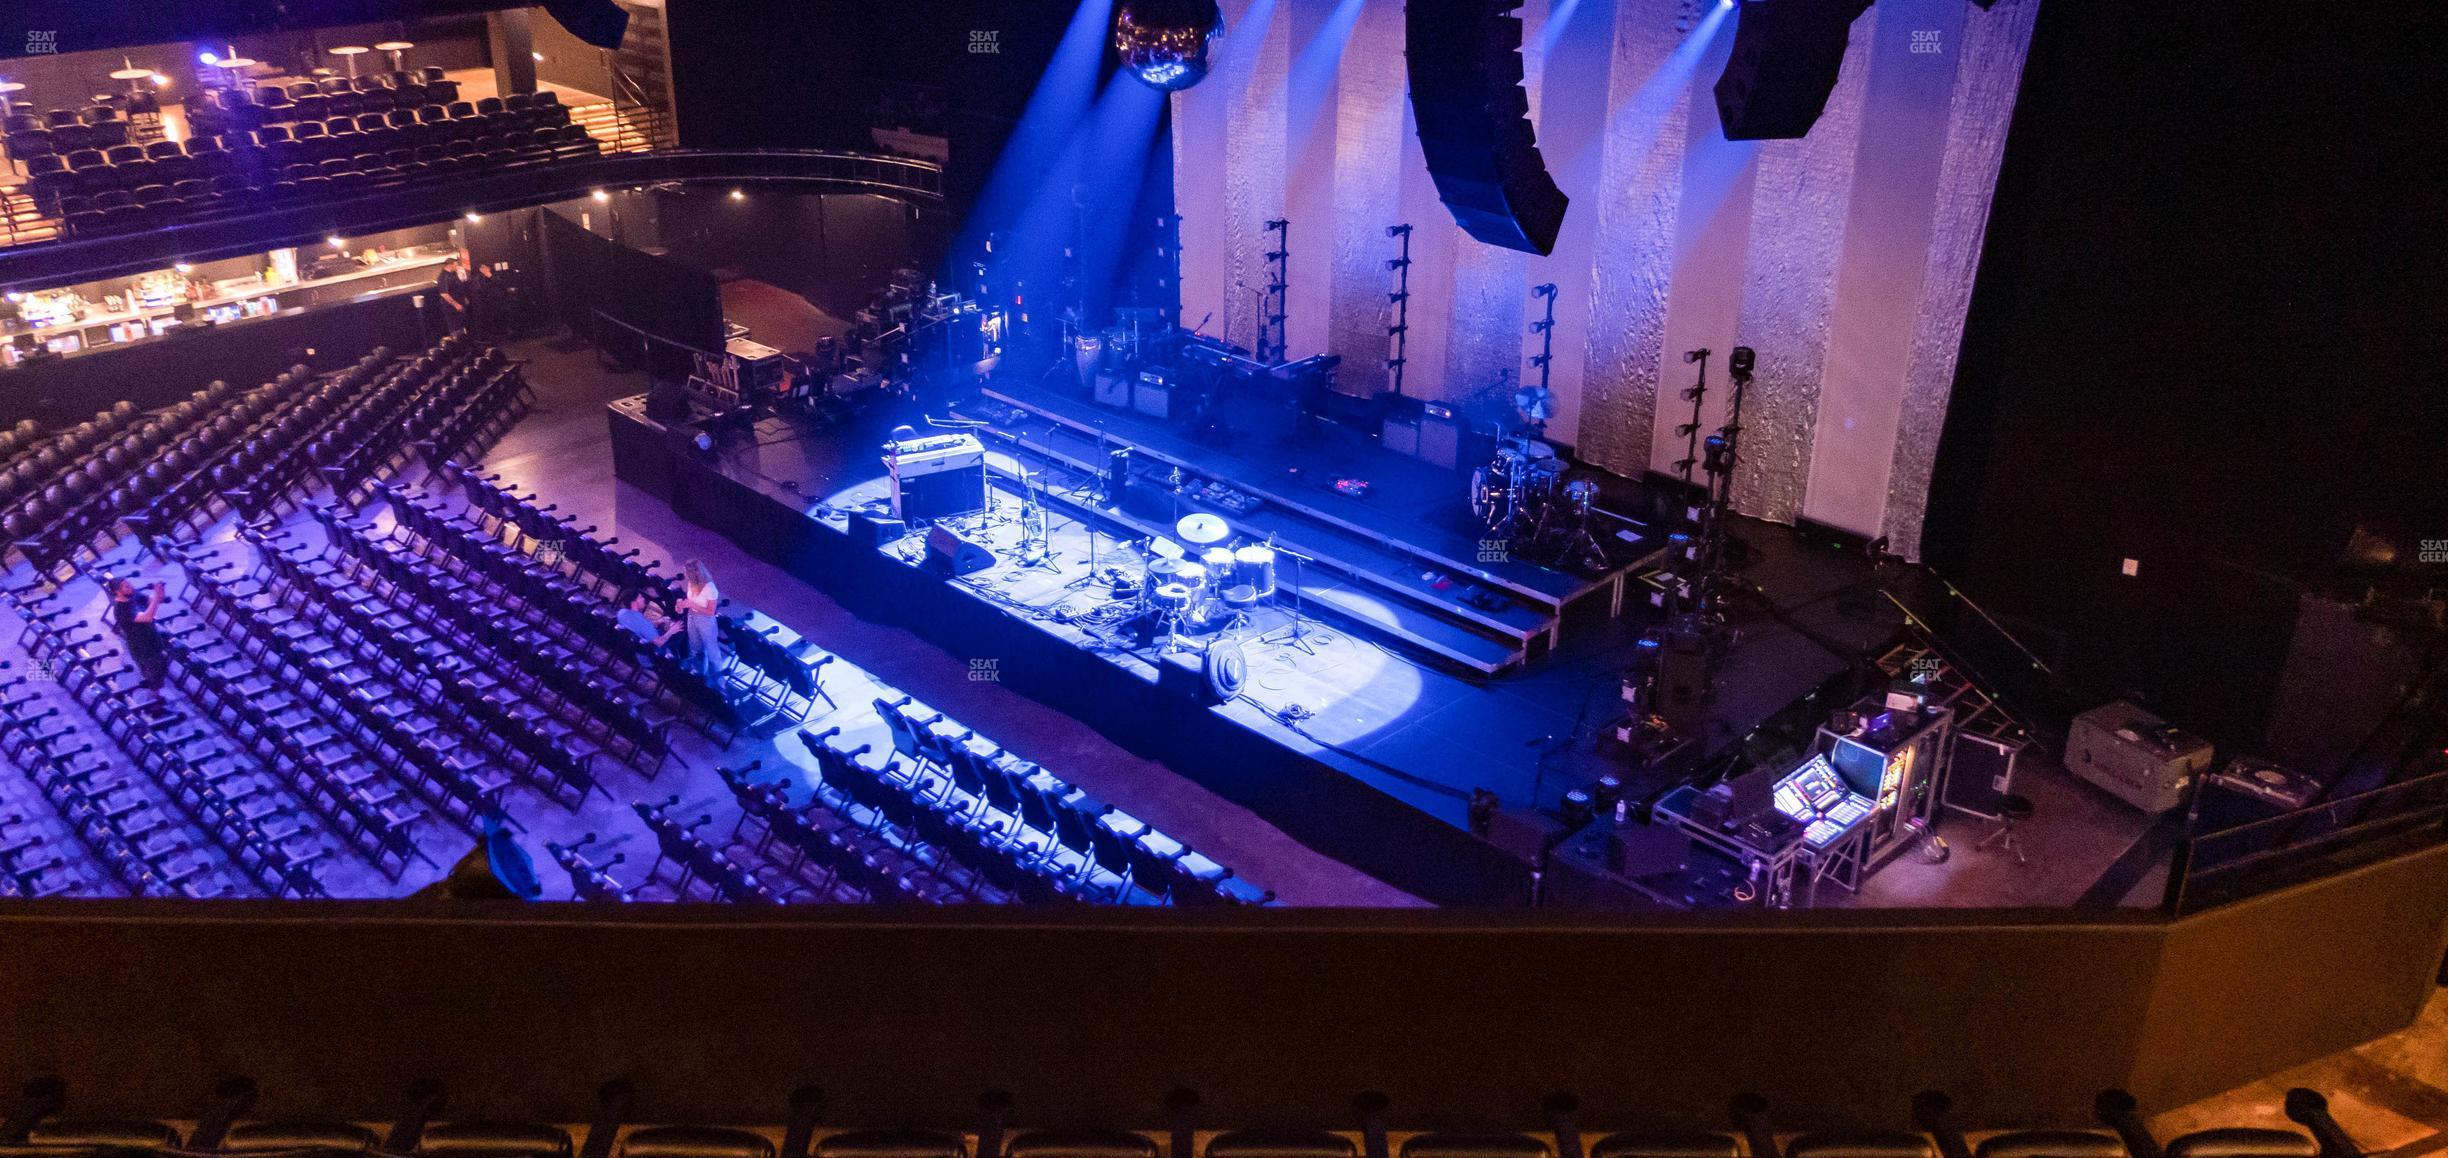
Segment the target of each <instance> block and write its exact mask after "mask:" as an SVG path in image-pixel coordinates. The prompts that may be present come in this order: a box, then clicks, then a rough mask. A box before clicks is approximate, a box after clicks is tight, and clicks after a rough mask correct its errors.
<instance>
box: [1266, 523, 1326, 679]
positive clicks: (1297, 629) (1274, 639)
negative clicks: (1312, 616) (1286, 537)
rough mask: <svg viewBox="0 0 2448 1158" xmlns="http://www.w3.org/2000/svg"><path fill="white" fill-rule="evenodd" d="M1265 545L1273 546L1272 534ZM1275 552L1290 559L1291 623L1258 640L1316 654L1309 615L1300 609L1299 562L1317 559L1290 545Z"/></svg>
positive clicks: (1306, 653)
mask: <svg viewBox="0 0 2448 1158" xmlns="http://www.w3.org/2000/svg"><path fill="white" fill-rule="evenodd" d="M1267 545H1268V546H1270V547H1275V543H1274V538H1273V536H1269V537H1268V540H1267ZM1275 553H1276V554H1278V555H1281V556H1283V557H1284V558H1286V559H1290V560H1292V625H1291V626H1290V627H1288V628H1279V629H1278V630H1280V631H1282V632H1283V634H1282V635H1280V636H1277V635H1273V634H1269V635H1264V636H1260V637H1259V639H1258V642H1260V643H1282V644H1288V645H1290V646H1293V647H1297V648H1299V649H1300V650H1301V654H1303V655H1316V654H1317V648H1315V647H1313V646H1311V645H1310V643H1309V616H1308V615H1306V614H1304V613H1303V612H1302V610H1301V585H1300V580H1301V564H1303V563H1314V562H1317V560H1315V559H1312V558H1310V557H1309V556H1307V555H1303V554H1301V553H1300V552H1298V551H1295V550H1293V549H1291V548H1290V547H1275ZM1279 589H1280V587H1279Z"/></svg>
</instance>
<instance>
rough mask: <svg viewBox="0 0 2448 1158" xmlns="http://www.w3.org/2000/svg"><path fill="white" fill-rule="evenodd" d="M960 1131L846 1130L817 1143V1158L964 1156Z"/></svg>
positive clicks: (961, 1157) (966, 1150) (933, 1157)
mask: <svg viewBox="0 0 2448 1158" xmlns="http://www.w3.org/2000/svg"><path fill="white" fill-rule="evenodd" d="M967 1153H968V1147H967V1146H966V1145H965V1144H964V1143H963V1142H962V1141H961V1139H960V1136H959V1135H957V1134H945V1133H941V1132H939V1131H935V1130H845V1131H842V1132H841V1133H838V1134H834V1135H832V1136H831V1137H828V1138H826V1139H825V1140H823V1141H821V1142H818V1143H817V1144H816V1158H964V1156H965V1155H966V1154H967Z"/></svg>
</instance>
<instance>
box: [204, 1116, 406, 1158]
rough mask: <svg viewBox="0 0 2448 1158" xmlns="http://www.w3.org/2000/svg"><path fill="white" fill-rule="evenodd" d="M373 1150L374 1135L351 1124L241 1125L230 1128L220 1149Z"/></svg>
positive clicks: (235, 1151) (242, 1123)
mask: <svg viewBox="0 0 2448 1158" xmlns="http://www.w3.org/2000/svg"><path fill="white" fill-rule="evenodd" d="M373 1148H374V1131H372V1130H369V1129H366V1128H365V1127H363V1126H359V1125H354V1124H352V1123H349V1122H241V1123H239V1124H238V1125H235V1126H232V1127H230V1130H229V1136H228V1137H227V1138H224V1139H222V1141H221V1149H223V1150H225V1151H228V1152H231V1153H237V1154H244V1153H262V1152H264V1151H267V1150H322V1151H327V1152H337V1153H354V1152H358V1151H364V1150H371V1149H373Z"/></svg>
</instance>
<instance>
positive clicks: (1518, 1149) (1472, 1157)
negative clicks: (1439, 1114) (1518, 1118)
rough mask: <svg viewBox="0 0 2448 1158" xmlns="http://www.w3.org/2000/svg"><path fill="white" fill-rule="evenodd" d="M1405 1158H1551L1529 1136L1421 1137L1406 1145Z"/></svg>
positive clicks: (1539, 1143) (1432, 1135)
mask: <svg viewBox="0 0 2448 1158" xmlns="http://www.w3.org/2000/svg"><path fill="white" fill-rule="evenodd" d="M1402 1153H1403V1158H1551V1155H1553V1153H1554V1151H1553V1150H1551V1149H1549V1148H1548V1145H1547V1143H1545V1142H1542V1141H1540V1140H1538V1139H1536V1138H1533V1137H1531V1136H1529V1135H1528V1134H1421V1135H1419V1136H1417V1137H1414V1138H1412V1139H1410V1140H1409V1141H1407V1142H1404V1143H1403V1147H1402Z"/></svg>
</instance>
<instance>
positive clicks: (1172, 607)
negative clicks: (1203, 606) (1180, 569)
mask: <svg viewBox="0 0 2448 1158" xmlns="http://www.w3.org/2000/svg"><path fill="white" fill-rule="evenodd" d="M1148 606H1149V607H1150V608H1152V609H1154V610H1155V612H1156V614H1158V615H1169V616H1179V615H1183V614H1186V613H1187V612H1188V611H1189V610H1190V589H1189V588H1187V587H1184V586H1182V585H1181V584H1179V583H1163V584H1159V585H1157V586H1156V587H1155V588H1153V589H1151V590H1150V591H1149V592H1148Z"/></svg>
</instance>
